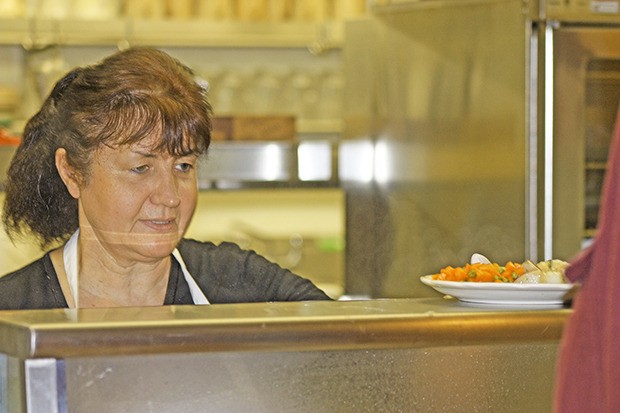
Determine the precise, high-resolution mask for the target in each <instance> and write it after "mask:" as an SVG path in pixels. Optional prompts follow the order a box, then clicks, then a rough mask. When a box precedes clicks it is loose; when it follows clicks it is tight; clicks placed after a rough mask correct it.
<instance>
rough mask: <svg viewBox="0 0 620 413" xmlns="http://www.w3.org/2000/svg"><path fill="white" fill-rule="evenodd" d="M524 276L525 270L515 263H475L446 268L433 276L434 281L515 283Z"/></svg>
mask: <svg viewBox="0 0 620 413" xmlns="http://www.w3.org/2000/svg"><path fill="white" fill-rule="evenodd" d="M523 274H525V268H523V266H522V265H521V264H518V263H514V262H507V263H506V265H499V264H497V263H491V264H483V263H475V264H467V265H465V266H464V267H451V266H448V267H444V268H442V269H441V270H440V271H439V273H438V274H434V275H433V279H434V280H440V281H468V282H514V280H516V279H517V278H519V277H520V276H522V275H523Z"/></svg>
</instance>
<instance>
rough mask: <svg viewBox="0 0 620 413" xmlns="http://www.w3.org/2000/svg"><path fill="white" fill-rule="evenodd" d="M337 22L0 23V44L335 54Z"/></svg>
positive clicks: (338, 37)
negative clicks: (256, 49)
mask: <svg viewBox="0 0 620 413" xmlns="http://www.w3.org/2000/svg"><path fill="white" fill-rule="evenodd" d="M343 31H344V30H343V24H342V23H341V22H323V23H235V22H226V23H215V22H206V21H201V20H132V19H116V20H76V19H66V20H54V19H19V18H18V19H6V18H4V19H3V18H0V44H5V45H11V44H12V45H15V44H19V45H23V46H24V47H27V48H28V47H34V46H41V45H49V44H66V45H80V46H84V45H86V46H89V45H90V46H97V45H118V46H124V45H129V44H132V45H133V44H139V45H148V46H199V47H268V48H308V49H310V51H312V52H315V53H320V52H322V51H325V50H328V49H332V48H339V47H341V45H342V39H343Z"/></svg>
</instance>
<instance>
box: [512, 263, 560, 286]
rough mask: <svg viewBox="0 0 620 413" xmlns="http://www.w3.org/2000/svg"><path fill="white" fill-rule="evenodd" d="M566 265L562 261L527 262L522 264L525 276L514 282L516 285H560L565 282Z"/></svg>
mask: <svg viewBox="0 0 620 413" xmlns="http://www.w3.org/2000/svg"><path fill="white" fill-rule="evenodd" d="M566 267H568V263H567V262H566V261H562V260H547V261H541V262H539V263H538V264H534V263H533V262H532V261H530V260H527V261H525V262H524V263H523V268H525V271H526V272H525V274H524V275H523V276H522V277H519V278H517V279H516V280H515V282H516V283H541V284H543V283H544V284H562V283H565V282H567V280H566V275H565V270H566Z"/></svg>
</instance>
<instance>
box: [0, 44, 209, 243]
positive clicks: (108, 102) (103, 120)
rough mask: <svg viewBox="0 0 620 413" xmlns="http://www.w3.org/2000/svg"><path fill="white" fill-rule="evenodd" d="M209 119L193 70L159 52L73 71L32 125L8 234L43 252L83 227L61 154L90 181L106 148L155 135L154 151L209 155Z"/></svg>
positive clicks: (8, 206) (15, 172)
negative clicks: (61, 169)
mask: <svg viewBox="0 0 620 413" xmlns="http://www.w3.org/2000/svg"><path fill="white" fill-rule="evenodd" d="M211 116H212V109H211V105H210V104H209V101H208V99H207V90H206V88H205V87H203V85H201V84H200V82H198V81H197V80H196V77H195V75H194V73H193V72H192V70H191V69H189V68H188V67H187V66H185V65H183V64H182V63H180V62H179V61H178V60H176V59H174V58H172V57H171V56H169V55H168V54H166V53H164V52H162V51H160V50H156V49H152V48H146V47H139V48H130V49H127V50H124V51H120V52H117V53H115V54H113V55H111V56H109V57H107V58H105V59H104V60H102V61H101V62H100V63H98V64H95V65H92V66H85V67H81V68H77V69H74V70H72V71H71V72H69V73H68V74H67V75H65V76H64V77H63V78H62V79H61V80H59V81H58V83H56V85H55V87H54V88H53V90H52V92H51V93H50V95H49V96H48V97H47V99H46V100H45V102H44V103H43V105H42V107H41V109H40V111H39V112H38V113H37V114H35V115H34V116H33V117H32V118H31V119H30V120H29V121H28V123H27V124H26V127H25V130H24V134H23V139H22V142H21V144H20V145H19V147H18V148H17V151H16V153H15V156H14V157H13V159H12V161H11V164H10V166H9V169H8V173H7V181H6V185H5V202H4V210H3V215H2V221H3V223H4V227H5V231H6V232H7V234H8V235H9V237H10V238H11V239H14V238H15V237H16V236H18V235H22V236H23V235H35V236H36V237H37V239H38V241H39V244H40V246H41V248H45V247H47V246H49V245H51V244H54V243H60V242H64V241H66V240H67V239H68V238H69V237H70V235H71V234H72V233H73V232H74V231H75V230H76V229H77V228H78V208H77V200H76V199H74V198H73V197H72V196H71V195H70V194H69V192H68V190H67V188H66V187H65V185H64V183H63V181H62V180H61V178H60V175H59V174H58V171H57V170H56V166H55V152H56V150H57V149H58V148H64V149H65V150H66V151H67V161H68V163H69V164H70V165H71V166H72V167H73V168H74V169H75V170H76V171H77V172H78V174H79V178H80V179H81V180H82V182H87V180H88V177H89V172H90V165H91V162H92V158H93V153H94V152H95V151H96V149H97V148H99V147H100V146H101V145H108V146H111V147H117V146H123V145H132V144H134V143H137V142H140V141H141V140H142V139H144V138H145V137H147V136H152V134H154V133H157V134H159V136H161V139H160V140H159V142H158V143H157V145H155V147H154V148H153V149H154V150H156V151H162V152H167V153H169V154H171V155H175V156H182V155H187V154H202V153H204V152H206V151H207V149H208V147H209V144H210V141H211Z"/></svg>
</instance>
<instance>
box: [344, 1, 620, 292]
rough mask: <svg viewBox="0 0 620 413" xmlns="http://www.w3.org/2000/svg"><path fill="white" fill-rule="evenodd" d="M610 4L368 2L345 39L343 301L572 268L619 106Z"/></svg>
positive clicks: (618, 39) (618, 44)
mask: <svg viewBox="0 0 620 413" xmlns="http://www.w3.org/2000/svg"><path fill="white" fill-rule="evenodd" d="M619 8H620V4H619V2H618V1H617V0H614V1H608V0H602V1H601V0H599V1H584V0H563V1H559V0H550V1H547V2H544V1H540V2H539V1H520V0H471V1H469V0H467V1H464V0H446V1H435V0H425V1H413V0H374V1H370V3H369V11H370V18H369V19H367V20H359V21H354V22H350V23H348V24H347V26H346V45H345V48H344V64H345V75H346V79H347V83H346V88H345V108H344V111H345V116H344V124H345V128H344V140H343V142H341V144H340V154H339V177H340V180H341V182H342V186H343V187H344V188H345V189H346V190H347V194H348V203H347V205H348V206H347V217H348V219H347V222H348V224H347V231H346V232H347V291H348V292H349V293H350V294H361V295H369V296H373V297H385V296H420V295H426V294H427V293H428V291H426V290H425V287H424V286H421V285H420V282H419V280H418V278H419V276H422V275H426V274H431V273H433V272H437V271H438V270H439V269H440V268H441V267H443V266H447V265H462V264H463V263H465V262H467V260H468V258H469V256H470V255H471V254H472V253H474V252H481V253H484V254H485V255H487V256H489V257H491V259H492V260H493V261H496V262H506V261H508V260H512V261H520V260H523V259H526V258H527V259H531V260H533V261H537V260H542V259H551V258H558V259H563V260H570V259H571V258H572V257H574V256H575V255H576V254H577V253H578V252H579V251H580V250H581V249H582V248H583V246H584V245H586V244H587V241H588V239H589V238H591V237H592V236H593V234H594V230H595V228H596V215H597V211H598V199H599V197H600V189H601V184H602V179H603V176H604V172H605V161H606V157H607V148H608V145H609V140H610V137H611V131H612V127H613V121H614V119H615V114H616V111H617V109H618V100H619V98H620V14H619Z"/></svg>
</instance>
